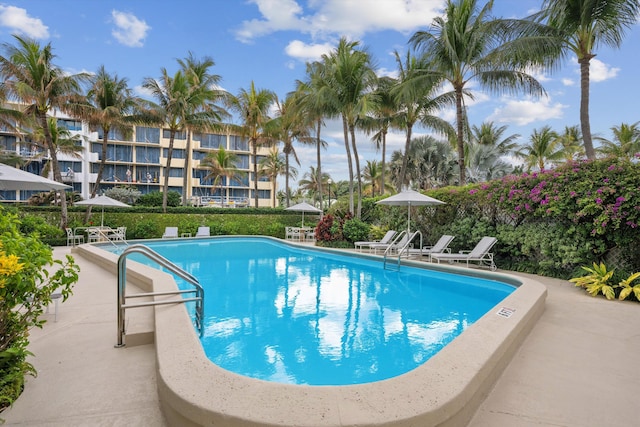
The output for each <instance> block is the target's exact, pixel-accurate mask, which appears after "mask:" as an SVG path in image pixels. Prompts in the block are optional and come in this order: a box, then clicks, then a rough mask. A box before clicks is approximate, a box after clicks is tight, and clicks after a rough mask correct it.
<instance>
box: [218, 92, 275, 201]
mask: <svg viewBox="0 0 640 427" xmlns="http://www.w3.org/2000/svg"><path fill="white" fill-rule="evenodd" d="M276 98H277V97H276V94H275V93H274V92H272V91H270V90H267V89H256V86H255V83H254V82H253V80H252V81H251V86H249V89H248V90H247V89H240V92H239V93H238V95H236V96H232V97H230V98H229V105H230V108H231V109H232V110H234V111H236V112H237V113H238V115H239V116H240V120H241V121H242V123H241V124H240V126H239V128H238V130H239V132H240V134H241V135H242V136H245V137H247V138H248V139H249V146H250V147H251V155H252V157H253V186H254V187H253V197H254V206H255V207H258V194H259V193H258V163H259V162H258V147H260V146H264V145H267V144H272V143H273V142H274V140H273V138H271V137H270V136H269V135H268V133H267V131H266V129H265V125H266V123H267V122H268V121H269V120H271V117H269V109H270V108H271V106H272V105H273V103H274V102H275V100H276Z"/></svg>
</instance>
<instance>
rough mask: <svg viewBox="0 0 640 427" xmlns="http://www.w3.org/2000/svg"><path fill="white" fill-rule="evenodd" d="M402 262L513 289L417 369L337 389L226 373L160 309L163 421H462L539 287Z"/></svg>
mask: <svg viewBox="0 0 640 427" xmlns="http://www.w3.org/2000/svg"><path fill="white" fill-rule="evenodd" d="M244 237H247V236H244ZM251 237H256V236H251ZM261 238H263V237H261ZM267 239H268V238H267ZM273 240H274V241H277V242H278V243H283V244H290V243H288V242H285V241H282V240H280V239H273ZM290 245H293V246H297V245H296V244H290ZM301 246H302V247H307V248H309V246H304V245H301ZM313 249H320V250H322V249H324V248H313ZM76 252H78V253H80V254H81V255H82V256H84V257H85V258H90V259H92V260H93V261H95V262H97V263H98V264H99V265H101V266H102V267H103V268H106V269H107V270H109V271H112V272H114V273H115V269H116V263H117V258H118V256H117V255H116V254H113V253H109V252H106V251H103V250H101V249H99V248H97V247H94V246H92V245H83V246H81V247H79V248H77V249H76ZM331 252H336V253H344V252H343V251H340V250H333V251H331ZM349 254H350V255H354V254H356V253H354V252H349ZM357 255H359V256H363V255H364V256H363V257H365V258H366V257H368V256H366V254H357ZM378 258H379V257H378ZM403 264H411V265H418V266H420V267H423V268H424V267H428V268H430V269H433V270H437V271H447V272H452V273H457V274H466V275H470V276H475V277H483V278H487V277H489V278H495V277H496V275H497V276H498V277H500V278H501V279H507V280H508V281H509V282H510V283H511V284H516V283H520V286H519V287H518V289H517V290H516V291H515V292H513V293H512V294H511V295H510V296H508V297H507V298H506V299H505V300H503V301H502V302H501V303H500V304H499V306H500V307H505V308H507V309H508V310H507V312H508V313H510V315H509V316H508V317H505V316H501V315H498V314H497V310H496V307H494V309H492V310H491V311H489V312H488V313H487V314H485V315H484V316H483V317H482V318H481V319H479V320H478V321H477V322H476V323H475V324H474V325H472V326H471V327H470V328H469V329H468V330H466V331H465V332H464V333H463V334H462V335H461V336H460V337H458V338H456V339H455V340H454V341H452V342H451V343H450V344H449V345H447V347H445V348H444V349H443V350H441V351H440V352H439V353H438V354H436V355H435V356H434V357H432V358H431V359H430V360H429V361H428V362H427V363H425V364H424V365H421V366H420V367H418V368H416V369H414V370H413V371H410V372H408V373H406V374H404V375H401V376H398V377H395V378H392V379H389V380H384V381H379V382H376V383H370V384H360V385H353V386H340V387H311V386H294V385H287V384H277V383H271V382H266V381H260V380H255V379H251V378H246V377H243V376H239V375H236V374H233V373H231V372H228V371H226V370H223V369H221V368H219V367H217V366H216V365H214V364H213V363H212V362H210V361H209V360H208V359H207V357H206V355H205V354H204V351H203V350H202V347H201V345H200V343H199V340H198V337H197V335H196V332H195V330H194V328H193V326H192V323H191V319H190V318H189V316H188V314H187V312H186V310H185V308H184V305H171V306H157V307H156V308H155V346H156V358H157V386H158V396H159V400H160V403H161V407H162V410H163V413H164V414H165V417H166V418H167V421H168V422H169V424H171V425H181V426H199V425H217V426H218V425H219V426H274V427H275V426H290V425H296V426H302V427H304V426H318V427H324V426H326V427H334V426H336V427H337V426H356V425H358V426H370V427H374V426H380V427H381V426H385V427H391V426H394V427H396V426H397V427H403V426H409V425H430V426H456V425H463V424H466V423H467V422H468V421H469V420H470V419H471V418H472V416H473V415H474V413H475V411H476V409H477V408H478V406H479V405H480V403H481V402H482V401H483V400H484V399H485V397H486V396H487V394H488V393H489V391H490V390H491V388H492V387H493V384H494V383H495V381H496V380H497V379H498V378H499V376H500V374H501V373H502V371H503V370H504V368H505V367H506V366H507V365H508V363H509V362H510V360H511V358H512V356H513V354H514V353H515V351H516V350H517V349H518V348H519V346H520V344H521V343H522V341H524V339H525V338H526V336H527V335H528V333H529V331H530V330H531V329H532V327H533V325H534V324H535V322H536V321H537V319H538V318H539V317H540V315H541V314H542V312H543V311H544V302H545V299H546V288H545V287H544V285H542V284H541V283H539V282H537V281H535V280H533V279H530V278H524V277H515V276H512V275H509V274H505V273H491V272H487V271H483V270H477V269H467V268H460V267H450V266H444V265H439V266H438V265H437V264H426V263H424V262H421V261H408V262H403ZM127 267H128V268H127V275H128V276H127V277H128V280H129V281H131V282H132V283H135V284H136V285H138V286H140V287H142V288H143V289H145V288H148V289H149V290H151V289H153V290H155V291H164V290H172V289H175V288H176V284H175V282H174V281H173V279H172V277H171V276H170V275H168V274H166V273H163V272H161V271H158V270H155V269H153V268H151V267H147V266H144V265H141V264H139V263H136V262H135V261H131V262H130V263H128V264H127ZM156 298H158V299H160V298H161V297H156ZM503 314H504V313H503ZM115 329H116V325H114V331H115ZM212 384H215V386H214V387H212V386H211V385H212ZM216 406H217V408H216ZM296 408H297V410H295V409H296Z"/></svg>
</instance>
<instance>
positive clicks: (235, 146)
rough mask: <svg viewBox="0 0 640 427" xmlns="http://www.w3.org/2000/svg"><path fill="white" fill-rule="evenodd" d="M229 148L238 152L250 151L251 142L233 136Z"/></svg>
mask: <svg viewBox="0 0 640 427" xmlns="http://www.w3.org/2000/svg"><path fill="white" fill-rule="evenodd" d="M229 148H230V149H231V150H236V151H249V140H248V139H247V138H243V137H241V136H238V135H231V136H230V137H229Z"/></svg>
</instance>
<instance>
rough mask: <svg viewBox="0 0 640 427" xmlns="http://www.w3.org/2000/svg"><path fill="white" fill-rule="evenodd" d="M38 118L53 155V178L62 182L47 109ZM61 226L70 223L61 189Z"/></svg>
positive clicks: (63, 226) (64, 226)
mask: <svg viewBox="0 0 640 427" xmlns="http://www.w3.org/2000/svg"><path fill="white" fill-rule="evenodd" d="M38 119H39V120H40V126H42V131H43V132H44V140H45V144H46V146H47V148H48V149H49V156H50V157H51V170H52V171H53V179H54V180H55V181H58V182H62V173H60V165H59V164H58V153H57V152H56V147H54V145H53V139H52V137H51V132H50V131H49V125H48V123H47V113H46V111H43V112H40V113H38ZM58 193H59V194H60V228H61V229H63V230H64V229H65V228H66V227H67V224H68V223H69V218H68V213H67V195H66V191H65V190H60V191H59V192H58Z"/></svg>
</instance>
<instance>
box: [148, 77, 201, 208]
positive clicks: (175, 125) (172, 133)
mask: <svg viewBox="0 0 640 427" xmlns="http://www.w3.org/2000/svg"><path fill="white" fill-rule="evenodd" d="M142 87H144V88H145V89H147V90H149V91H150V92H151V95H152V96H153V97H154V98H155V99H156V101H157V104H155V105H153V106H152V107H151V110H150V111H149V114H150V117H155V120H156V123H157V124H158V125H159V126H166V127H167V128H168V130H169V147H167V163H166V165H165V171H164V182H163V186H162V211H163V212H166V211H167V195H168V192H169V171H170V170H171V160H172V158H173V145H174V141H175V137H176V134H177V133H178V132H184V131H185V128H186V117H187V116H188V115H189V113H190V112H191V111H192V108H193V107H192V104H191V103H192V102H193V100H192V99H191V98H190V96H191V91H190V87H189V81H188V79H187V78H186V76H185V75H184V73H183V72H182V71H177V72H176V73H175V74H174V75H173V76H170V75H169V73H168V72H167V70H166V69H165V68H162V69H161V76H160V79H159V80H156V79H154V78H152V77H145V78H144V80H143V83H142ZM198 102H199V100H198Z"/></svg>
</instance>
